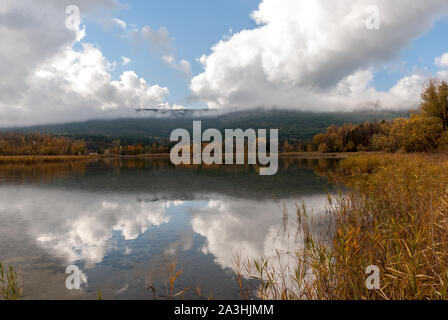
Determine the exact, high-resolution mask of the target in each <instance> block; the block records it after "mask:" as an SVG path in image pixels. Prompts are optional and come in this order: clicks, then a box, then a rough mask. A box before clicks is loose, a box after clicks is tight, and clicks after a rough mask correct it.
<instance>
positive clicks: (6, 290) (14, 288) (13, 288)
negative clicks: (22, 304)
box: [0, 262, 23, 300]
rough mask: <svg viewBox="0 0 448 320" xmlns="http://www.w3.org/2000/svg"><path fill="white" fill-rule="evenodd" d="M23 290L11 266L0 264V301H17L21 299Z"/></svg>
mask: <svg viewBox="0 0 448 320" xmlns="http://www.w3.org/2000/svg"><path fill="white" fill-rule="evenodd" d="M22 294H23V288H22V284H21V281H20V278H19V275H18V274H17V272H16V271H15V270H14V268H13V267H12V266H9V267H7V266H6V265H5V264H3V263H2V262H0V300H17V299H19V298H20V297H22Z"/></svg>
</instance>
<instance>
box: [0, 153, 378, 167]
mask: <svg viewBox="0 0 448 320" xmlns="http://www.w3.org/2000/svg"><path fill="white" fill-rule="evenodd" d="M375 153H377V152H332V153H320V152H290V153H280V154H279V158H280V159H345V158H348V157H350V156H355V155H360V154H375ZM138 158H142V159H169V158H170V154H168V153H160V154H140V155H87V156H72V155H67V156H64V155H56V156H55V155H22V156H21V155H14V156H0V165H2V164H12V163H29V164H32V163H58V162H71V161H86V160H92V161H93V160H95V161H96V160H101V159H138Z"/></svg>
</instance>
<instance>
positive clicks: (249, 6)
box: [84, 0, 448, 107]
mask: <svg viewBox="0 0 448 320" xmlns="http://www.w3.org/2000/svg"><path fill="white" fill-rule="evenodd" d="M121 4H123V8H122V9H121V10H119V11H118V12H117V13H116V14H115V17H117V18H119V19H121V20H123V21H125V22H126V23H127V24H128V27H135V28H138V29H141V28H142V27H144V26H149V27H151V28H152V29H154V30H158V29H159V28H160V27H166V28H167V29H168V31H169V34H170V36H171V37H172V38H173V39H174V53H175V54H176V56H177V57H178V58H179V59H180V58H182V59H186V60H188V61H189V62H190V63H191V67H192V74H191V75H190V76H185V75H181V74H179V72H178V71H176V70H173V69H172V68H170V67H168V66H167V65H165V64H164V63H163V62H162V58H161V55H160V54H158V53H157V52H153V51H150V50H148V47H147V46H143V45H140V46H135V45H132V44H131V42H130V41H129V39H126V38H124V37H123V32H122V30H120V29H119V28H114V29H112V30H105V28H104V27H103V26H101V25H100V24H98V23H93V22H89V21H87V23H86V27H87V36H86V38H85V39H84V40H85V41H86V42H91V43H94V44H95V45H97V46H98V47H99V48H100V49H101V50H102V53H103V54H104V55H105V57H106V58H107V59H108V60H109V61H117V62H119V61H120V60H121V56H126V57H129V58H130V59H131V61H132V62H131V63H130V64H129V65H127V66H118V67H117V69H116V70H114V71H112V74H113V76H114V79H117V78H119V75H120V74H121V72H123V71H125V70H127V69H132V70H136V71H137V72H138V75H139V76H141V77H143V78H144V79H146V80H147V81H148V82H150V83H156V84H159V85H161V86H165V87H167V88H169V90H170V93H171V94H170V96H169V97H167V101H168V102H169V103H171V104H175V103H176V104H182V105H184V106H192V107H206V104H205V103H204V102H197V101H192V100H190V99H189V96H190V95H191V91H190V89H189V84H190V81H191V77H192V76H194V75H197V74H200V73H201V72H202V71H203V67H202V66H201V64H200V63H199V62H198V61H197V59H198V58H199V57H201V56H202V55H204V54H205V55H209V54H210V53H211V48H212V46H213V45H215V44H216V43H217V42H218V41H220V40H221V39H223V37H225V36H228V35H229V33H230V32H233V33H235V32H239V31H241V30H244V29H254V28H256V27H257V25H256V24H255V22H254V20H253V19H252V18H251V17H250V14H251V13H252V12H253V11H254V10H256V9H257V8H258V5H259V4H260V1H259V0H226V1H210V0H195V1H181V0H165V1H140V0H128V1H126V2H124V1H122V2H121ZM447 21H448V20H447V18H446V17H445V18H442V19H440V20H438V21H437V22H436V24H435V26H434V28H432V29H431V30H430V31H428V32H427V33H425V34H424V35H423V36H420V37H418V38H416V39H414V40H413V41H412V42H411V44H410V45H408V46H407V47H405V48H403V49H402V50H401V51H400V52H399V54H398V55H397V56H396V58H395V59H392V60H390V61H387V62H385V63H384V64H383V65H382V66H377V67H376V68H375V73H374V79H373V81H372V85H373V86H374V87H375V88H376V89H377V90H378V91H387V90H389V89H391V88H392V87H393V86H394V85H395V84H396V83H397V81H399V80H400V79H401V78H403V77H405V76H407V75H410V74H412V73H413V72H415V71H422V70H427V71H429V72H436V71H437V70H438V68H437V67H436V66H435V64H434V59H435V57H439V56H441V55H442V54H443V53H445V52H448V44H447V41H446V36H445V35H446V34H448V23H447Z"/></svg>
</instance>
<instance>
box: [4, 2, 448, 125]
mask: <svg viewBox="0 0 448 320" xmlns="http://www.w3.org/2000/svg"><path fill="white" fill-rule="evenodd" d="M117 4H119V6H118V7H117ZM73 5H74V6H77V7H78V8H79V10H80V15H81V25H76V26H74V27H67V19H68V18H70V15H69V14H68V13H67V8H68V7H70V6H73ZM0 15H1V17H2V19H0V39H2V41H3V43H2V48H1V50H0V72H2V74H3V77H1V78H0V126H5V127H9V126H18V125H31V124H40V123H60V122H71V121H83V120H90V119H103V118H119V117H140V116H144V115H142V114H141V113H140V114H137V113H136V111H135V110H136V108H142V107H147V108H161V109H173V108H180V107H186V108H188V107H196V108H197V107H201V108H213V109H219V110H221V111H223V112H231V111H234V110H241V109H245V110H250V109H253V108H258V107H261V108H266V109H271V108H273V107H276V108H281V109H293V110H300V111H313V112H328V111H334V112H339V111H353V110H358V111H359V110H365V109H372V108H380V109H389V110H390V109H393V110H398V109H399V110H409V109H415V108H417V107H418V105H419V103H420V92H421V90H422V87H423V86H424V84H425V83H426V82H427V80H428V78H430V77H435V76H437V77H439V78H441V79H442V80H447V81H448V43H447V41H446V34H448V1H446V0H426V1H424V2H417V1H410V0H369V1H368V2H365V1H362V0H335V1H328V0H281V1H280V0H195V1H185V0H164V1H158V0H151V1H143V0H47V1H45V3H44V5H42V3H40V2H38V1H35V0H21V1H16V0H2V1H1V2H0ZM372 19H373V20H374V21H375V22H378V26H376V23H375V24H374V25H375V27H374V28H371V27H369V22H371V21H373V20H372ZM84 31H85V32H84ZM212 48H213V50H212ZM122 57H126V58H129V59H130V63H128V64H124V63H122ZM199 59H200V60H199ZM435 59H438V60H437V61H438V63H437V65H436V64H435Z"/></svg>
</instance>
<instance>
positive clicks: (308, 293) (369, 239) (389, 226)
mask: <svg viewBox="0 0 448 320" xmlns="http://www.w3.org/2000/svg"><path fill="white" fill-rule="evenodd" d="M332 178H333V179H334V178H337V179H338V180H339V181H342V182H343V183H345V184H346V185H347V186H349V190H350V191H349V192H348V193H346V194H344V195H341V196H339V197H336V198H334V199H332V198H329V205H328V212H327V214H328V216H329V221H331V224H332V226H330V225H329V226H328V230H327V234H328V238H320V239H319V237H317V236H316V235H315V234H313V233H312V232H310V228H309V222H307V221H309V219H306V217H307V215H306V213H304V212H303V210H302V209H299V211H300V212H298V215H299V216H300V217H302V221H303V223H302V224H301V226H300V229H301V230H300V232H301V233H302V234H303V243H302V245H301V246H300V247H299V248H298V249H297V250H296V252H294V254H290V253H283V254H288V255H291V256H292V257H293V258H294V259H295V265H294V267H293V268H291V267H289V266H285V265H282V264H280V263H270V262H268V261H270V260H271V261H272V259H277V260H278V261H280V260H281V258H282V257H281V255H280V254H278V257H271V258H270V260H267V259H265V260H254V261H249V260H247V261H245V263H244V264H243V268H241V262H239V264H240V268H239V269H238V268H236V270H237V274H239V275H240V276H244V277H246V278H247V277H249V278H251V279H254V280H256V281H255V283H256V286H255V289H256V290H255V291H253V292H255V293H254V294H255V297H257V298H261V299H313V300H314V299H318V300H339V299H343V300H364V299H366V300H371V299H372V300H373V299H385V300H426V299H431V300H435V299H443V300H446V299H448V294H447V292H448V156H447V155H443V154H435V155H429V154H408V155H405V154H394V155H392V154H374V155H360V156H356V157H350V158H348V159H345V160H342V162H341V165H340V167H339V168H338V169H337V170H336V171H335V172H333V174H332ZM304 217H305V218H304ZM283 260H284V259H283ZM370 265H376V266H378V267H379V269H380V280H381V287H380V289H379V290H369V289H367V286H366V278H367V275H366V268H367V267H368V266H370ZM239 282H241V281H239ZM242 292H246V291H244V290H242ZM243 298H246V296H243Z"/></svg>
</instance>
